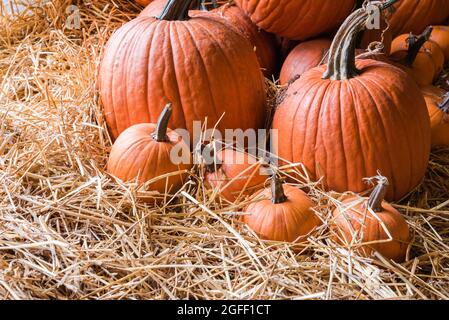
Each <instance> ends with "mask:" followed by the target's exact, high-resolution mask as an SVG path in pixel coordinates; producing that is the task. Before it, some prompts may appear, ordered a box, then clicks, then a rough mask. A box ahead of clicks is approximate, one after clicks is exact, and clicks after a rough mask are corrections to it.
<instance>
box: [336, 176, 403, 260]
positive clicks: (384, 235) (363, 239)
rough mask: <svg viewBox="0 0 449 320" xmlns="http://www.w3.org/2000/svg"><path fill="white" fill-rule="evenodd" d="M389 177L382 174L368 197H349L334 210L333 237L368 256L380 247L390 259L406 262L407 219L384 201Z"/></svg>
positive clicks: (379, 250)
mask: <svg viewBox="0 0 449 320" xmlns="http://www.w3.org/2000/svg"><path fill="white" fill-rule="evenodd" d="M387 183H388V182H387V180H386V179H385V178H383V179H382V178H379V181H378V184H377V186H376V187H375V189H374V191H373V192H372V194H371V196H370V197H369V198H360V197H350V198H347V199H346V200H344V201H343V203H342V204H341V206H339V207H338V208H337V209H335V210H334V211H333V217H334V223H333V224H332V229H333V230H334V234H335V236H334V238H335V240H336V242H337V243H339V244H341V245H345V246H349V247H352V248H356V251H357V252H358V253H359V254H361V255H362V256H365V257H371V256H372V255H373V253H374V251H377V252H378V253H380V254H381V255H382V256H384V257H385V258H387V259H391V260H394V261H396V262H403V261H404V260H405V257H406V253H407V247H408V245H409V242H410V233H409V228H408V225H407V222H406V221H405V219H404V218H403V217H402V215H401V214H400V213H399V211H397V210H396V209H395V208H393V207H392V206H391V205H390V204H389V203H387V202H385V201H384V196H385V193H386V188H387Z"/></svg>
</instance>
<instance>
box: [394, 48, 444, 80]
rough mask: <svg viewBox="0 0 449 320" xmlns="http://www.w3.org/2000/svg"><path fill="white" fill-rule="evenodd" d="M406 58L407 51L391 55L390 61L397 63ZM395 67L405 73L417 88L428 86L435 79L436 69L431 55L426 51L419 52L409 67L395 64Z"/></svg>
mask: <svg viewBox="0 0 449 320" xmlns="http://www.w3.org/2000/svg"><path fill="white" fill-rule="evenodd" d="M406 56H407V51H397V52H394V53H392V54H391V56H390V59H391V60H392V61H393V62H399V61H401V60H402V59H403V58H405V57H406ZM395 65H396V66H399V67H400V68H401V69H403V70H404V71H405V72H407V73H408V74H409V75H410V76H411V77H412V78H413V80H415V82H416V83H417V84H418V85H419V86H426V85H430V84H432V83H433V81H434V79H435V78H436V74H437V67H436V66H435V63H434V60H433V58H432V55H431V54H430V53H429V52H427V51H420V52H419V53H418V54H417V56H416V59H415V61H414V62H413V64H412V65H411V66H410V67H407V66H404V65H399V64H398V63H395Z"/></svg>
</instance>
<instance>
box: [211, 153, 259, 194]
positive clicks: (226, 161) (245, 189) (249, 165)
mask: <svg viewBox="0 0 449 320" xmlns="http://www.w3.org/2000/svg"><path fill="white" fill-rule="evenodd" d="M217 158H218V160H219V162H220V163H221V165H220V167H219V168H217V169H216V170H215V168H214V170H213V172H207V173H206V175H205V178H206V181H207V184H208V185H209V186H211V187H212V188H213V189H217V190H218V192H219V193H220V195H221V196H222V197H223V198H224V199H226V200H227V201H229V202H235V201H237V200H242V199H244V198H245V197H246V196H249V195H251V194H253V193H254V192H256V191H258V190H260V189H262V188H263V187H264V183H265V181H266V179H267V176H265V175H263V174H262V173H261V170H262V166H261V165H262V164H261V162H259V161H257V159H256V158H254V157H253V156H251V155H249V154H247V153H244V152H240V151H236V150H230V149H225V150H222V151H220V152H218V154H217ZM211 171H212V170H211Z"/></svg>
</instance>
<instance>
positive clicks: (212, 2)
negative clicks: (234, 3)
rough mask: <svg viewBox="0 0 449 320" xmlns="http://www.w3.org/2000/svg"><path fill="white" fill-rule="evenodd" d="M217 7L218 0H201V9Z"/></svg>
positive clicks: (206, 9)
mask: <svg viewBox="0 0 449 320" xmlns="http://www.w3.org/2000/svg"><path fill="white" fill-rule="evenodd" d="M209 6H210V7H212V8H213V9H217V8H218V7H219V5H218V3H217V0H201V10H204V11H208V7H209Z"/></svg>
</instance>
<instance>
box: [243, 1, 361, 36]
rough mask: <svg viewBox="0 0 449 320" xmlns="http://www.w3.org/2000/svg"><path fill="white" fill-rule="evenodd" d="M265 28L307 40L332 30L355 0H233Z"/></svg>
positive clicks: (346, 14)
mask: <svg viewBox="0 0 449 320" xmlns="http://www.w3.org/2000/svg"><path fill="white" fill-rule="evenodd" d="M236 3H237V5H238V6H239V7H241V8H242V9H243V11H245V12H246V13H247V14H248V15H249V17H250V18H251V20H252V21H253V22H254V23H255V24H256V25H257V26H259V27H260V28H262V29H264V30H265V31H268V32H271V33H274V34H277V35H279V36H281V37H285V38H288V39H291V40H306V39H309V38H312V37H315V36H318V35H320V34H323V33H326V32H329V31H332V30H333V29H335V28H337V27H338V26H339V24H340V23H341V22H342V21H343V20H344V19H345V18H346V17H347V16H348V15H349V13H350V12H351V10H352V9H353V7H354V0H339V1H335V0H320V1H317V0H236Z"/></svg>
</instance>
